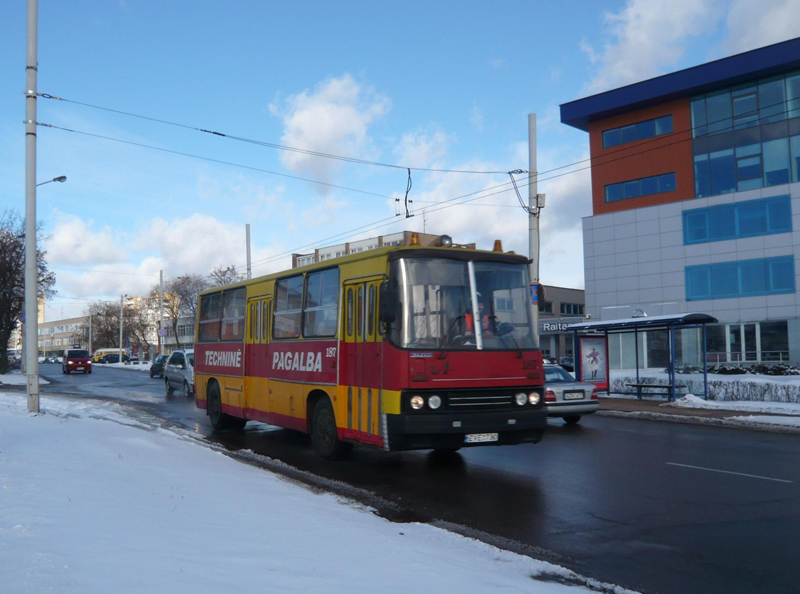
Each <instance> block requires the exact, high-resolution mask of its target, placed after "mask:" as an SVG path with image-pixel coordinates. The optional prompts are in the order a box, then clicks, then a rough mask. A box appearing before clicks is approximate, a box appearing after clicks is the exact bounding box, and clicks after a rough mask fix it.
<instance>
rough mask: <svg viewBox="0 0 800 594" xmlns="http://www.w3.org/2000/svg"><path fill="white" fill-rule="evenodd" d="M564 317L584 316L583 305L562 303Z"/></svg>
mask: <svg viewBox="0 0 800 594" xmlns="http://www.w3.org/2000/svg"><path fill="white" fill-rule="evenodd" d="M561 315H562V316H582V315H583V305H582V304H581V303H562V304H561Z"/></svg>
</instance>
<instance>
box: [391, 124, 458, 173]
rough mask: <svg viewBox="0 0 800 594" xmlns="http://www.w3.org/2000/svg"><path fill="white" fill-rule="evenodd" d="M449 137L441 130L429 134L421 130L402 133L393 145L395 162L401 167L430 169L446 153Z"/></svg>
mask: <svg viewBox="0 0 800 594" xmlns="http://www.w3.org/2000/svg"><path fill="white" fill-rule="evenodd" d="M448 142H449V138H448V136H447V135H446V134H445V133H444V132H442V131H441V130H437V131H436V132H433V133H432V134H429V133H427V132H425V131H423V130H418V131H416V132H409V133H407V134H404V135H403V138H402V139H401V140H400V143H399V144H398V145H397V147H395V149H394V152H395V154H396V155H397V164H398V165H402V166H403V167H418V168H421V169H430V168H433V167H435V166H436V163H437V161H439V160H440V159H442V158H443V157H444V156H445V155H446V154H447V146H448Z"/></svg>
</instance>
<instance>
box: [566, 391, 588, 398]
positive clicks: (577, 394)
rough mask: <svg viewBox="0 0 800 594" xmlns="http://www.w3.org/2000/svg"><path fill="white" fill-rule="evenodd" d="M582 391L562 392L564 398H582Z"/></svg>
mask: <svg viewBox="0 0 800 594" xmlns="http://www.w3.org/2000/svg"><path fill="white" fill-rule="evenodd" d="M583 399H584V395H583V392H564V400H583Z"/></svg>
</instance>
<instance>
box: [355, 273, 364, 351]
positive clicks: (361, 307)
mask: <svg viewBox="0 0 800 594" xmlns="http://www.w3.org/2000/svg"><path fill="white" fill-rule="evenodd" d="M364 317H365V316H364V285H361V286H360V287H358V326H357V329H356V333H357V334H358V339H359V340H361V339H362V338H363V337H364V334H365V332H364V322H365V320H364Z"/></svg>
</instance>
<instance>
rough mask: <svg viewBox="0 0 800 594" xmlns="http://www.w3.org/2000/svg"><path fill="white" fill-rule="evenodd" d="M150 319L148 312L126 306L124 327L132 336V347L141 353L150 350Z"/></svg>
mask: <svg viewBox="0 0 800 594" xmlns="http://www.w3.org/2000/svg"><path fill="white" fill-rule="evenodd" d="M151 326H152V325H151V323H150V320H149V319H148V318H147V312H146V311H143V310H140V309H138V308H126V309H125V320H124V325H123V327H124V329H125V330H127V333H128V336H129V338H130V343H131V347H132V348H133V349H136V350H137V351H139V352H140V353H142V352H143V351H144V352H147V351H149V350H150V341H149V340H148V337H149V336H150V335H151V333H152V327H151Z"/></svg>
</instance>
